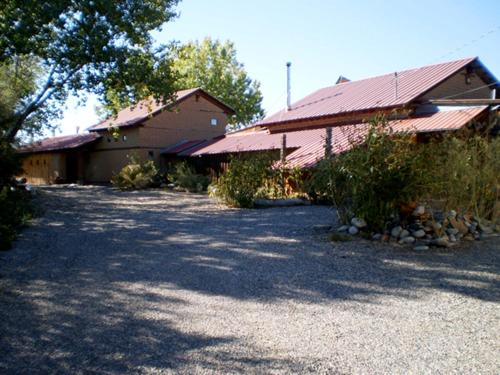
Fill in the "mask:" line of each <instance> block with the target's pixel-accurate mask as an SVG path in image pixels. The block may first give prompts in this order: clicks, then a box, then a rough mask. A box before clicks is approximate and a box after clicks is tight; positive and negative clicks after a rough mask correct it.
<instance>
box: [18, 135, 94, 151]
mask: <svg viewBox="0 0 500 375" xmlns="http://www.w3.org/2000/svg"><path fill="white" fill-rule="evenodd" d="M99 138H101V136H100V135H98V134H95V133H89V134H75V135H64V136H61V137H52V138H45V139H42V140H41V141H37V142H34V143H32V144H29V145H26V146H24V147H22V148H21V149H20V150H19V152H22V153H32V152H45V151H57V150H70V149H75V148H78V147H81V146H83V145H86V144H88V143H91V142H94V141H96V140H97V139H99Z"/></svg>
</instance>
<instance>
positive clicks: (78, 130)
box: [76, 126, 80, 134]
mask: <svg viewBox="0 0 500 375" xmlns="http://www.w3.org/2000/svg"><path fill="white" fill-rule="evenodd" d="M78 133H80V127H79V126H77V127H76V134H78Z"/></svg>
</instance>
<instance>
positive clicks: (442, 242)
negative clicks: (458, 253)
mask: <svg viewBox="0 0 500 375" xmlns="http://www.w3.org/2000/svg"><path fill="white" fill-rule="evenodd" d="M431 245H434V246H438V247H450V243H449V242H448V239H447V238H445V237H439V238H436V239H435V240H433V241H432V242H431Z"/></svg>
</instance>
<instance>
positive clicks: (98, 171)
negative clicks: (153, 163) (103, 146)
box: [85, 148, 148, 183]
mask: <svg viewBox="0 0 500 375" xmlns="http://www.w3.org/2000/svg"><path fill="white" fill-rule="evenodd" d="M134 153H135V154H138V155H139V157H140V158H141V159H143V160H147V159H148V152H147V150H145V149H138V148H131V149H123V150H101V151H97V150H95V151H92V152H90V154H89V156H88V158H87V167H86V169H85V180H86V182H101V183H108V182H110V180H111V177H112V176H113V175H114V174H115V173H118V172H119V171H120V170H121V169H122V168H123V167H124V166H125V165H127V163H128V156H129V155H132V154H134Z"/></svg>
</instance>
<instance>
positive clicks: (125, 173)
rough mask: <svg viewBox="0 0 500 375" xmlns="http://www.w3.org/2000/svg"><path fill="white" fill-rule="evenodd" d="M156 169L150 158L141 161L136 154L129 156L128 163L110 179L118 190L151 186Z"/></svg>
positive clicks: (156, 172)
mask: <svg viewBox="0 0 500 375" xmlns="http://www.w3.org/2000/svg"><path fill="white" fill-rule="evenodd" d="M157 174H158V170H157V169H156V167H155V164H154V162H153V161H152V160H146V161H141V160H140V158H139V157H138V156H137V155H135V154H134V155H131V156H129V164H127V165H126V166H125V167H123V169H122V170H121V171H120V172H119V173H118V174H116V175H114V176H113V178H112V179H111V183H112V184H113V186H115V187H117V188H119V189H120V190H138V189H145V188H148V187H150V186H152V184H153V182H154V179H155V176H156V175H157Z"/></svg>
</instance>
